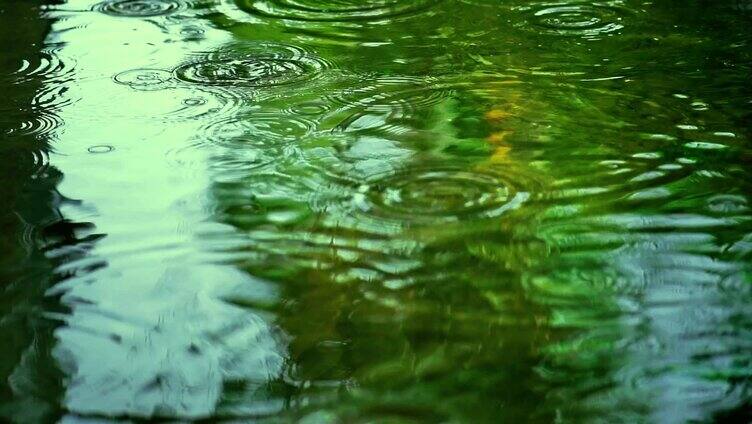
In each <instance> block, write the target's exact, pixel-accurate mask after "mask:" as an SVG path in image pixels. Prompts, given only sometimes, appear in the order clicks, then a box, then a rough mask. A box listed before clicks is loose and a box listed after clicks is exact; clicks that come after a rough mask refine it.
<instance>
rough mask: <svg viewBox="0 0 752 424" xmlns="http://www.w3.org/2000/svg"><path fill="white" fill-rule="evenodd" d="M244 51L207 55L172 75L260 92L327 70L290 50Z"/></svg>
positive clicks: (269, 46)
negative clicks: (263, 88)
mask: <svg viewBox="0 0 752 424" xmlns="http://www.w3.org/2000/svg"><path fill="white" fill-rule="evenodd" d="M243 50H244V52H243V53H241V54H238V53H233V52H231V51H221V52H218V53H212V54H209V55H206V56H205V57H203V58H201V59H199V60H198V61H195V62H192V63H188V64H185V65H182V66H180V67H178V68H177V69H175V71H174V75H175V77H176V78H177V79H179V80H181V81H183V82H187V83H191V84H201V85H209V86H233V87H252V88H262V87H275V86H281V85H289V84H296V83H300V82H303V81H308V80H310V79H313V78H315V77H316V76H317V75H319V74H320V73H321V71H322V70H323V69H325V68H328V67H330V65H329V64H328V63H326V62H325V61H323V60H321V59H319V58H317V57H313V56H311V55H309V54H308V53H307V52H306V51H304V50H302V49H300V48H298V47H293V46H283V45H277V44H266V43H264V44H258V45H254V46H253V47H251V48H245V49H243Z"/></svg>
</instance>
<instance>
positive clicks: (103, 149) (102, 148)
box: [87, 144, 115, 154]
mask: <svg viewBox="0 0 752 424" xmlns="http://www.w3.org/2000/svg"><path fill="white" fill-rule="evenodd" d="M87 150H88V151H89V153H95V154H100V153H110V152H111V151H113V150H115V148H114V147H112V146H109V145H107V144H100V145H97V146H91V147H89V148H88V149H87Z"/></svg>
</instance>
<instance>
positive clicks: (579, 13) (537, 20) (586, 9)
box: [530, 3, 624, 37]
mask: <svg viewBox="0 0 752 424" xmlns="http://www.w3.org/2000/svg"><path fill="white" fill-rule="evenodd" d="M623 14H624V12H623V11H622V10H621V9H620V8H618V7H613V6H604V5H597V4H586V3H582V4H554V5H546V6H544V7H542V8H538V9H536V10H535V11H534V13H533V16H532V17H531V18H530V23H531V24H532V25H533V26H534V27H536V29H537V30H542V31H544V32H548V33H552V34H559V35H572V36H582V37H595V36H599V35H603V34H608V33H612V32H615V31H618V30H620V29H622V28H624V25H623V23H622V19H623Z"/></svg>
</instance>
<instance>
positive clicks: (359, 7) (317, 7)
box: [236, 0, 441, 22]
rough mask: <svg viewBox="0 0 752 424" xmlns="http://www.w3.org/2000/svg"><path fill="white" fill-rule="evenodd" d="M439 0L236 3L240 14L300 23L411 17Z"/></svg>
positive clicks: (265, 0) (245, 0)
mask: <svg viewBox="0 0 752 424" xmlns="http://www.w3.org/2000/svg"><path fill="white" fill-rule="evenodd" d="M440 2H441V0H410V1H403V0H326V1H315V0H236V4H237V5H238V7H239V8H240V9H242V10H243V11H245V12H247V13H249V14H252V15H259V16H264V17H269V18H277V19H289V20H299V21H322V22H325V21H330V22H336V21H341V22H344V21H358V20H379V19H386V18H396V17H399V16H405V15H412V14H416V13H418V12H422V11H425V10H427V9H430V8H431V7H432V6H434V5H435V4H438V3H440Z"/></svg>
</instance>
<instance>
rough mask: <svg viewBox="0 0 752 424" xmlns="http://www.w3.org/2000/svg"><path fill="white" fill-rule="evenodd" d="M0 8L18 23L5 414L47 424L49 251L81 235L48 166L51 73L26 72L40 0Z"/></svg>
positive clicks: (51, 379) (2, 373) (53, 386)
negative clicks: (65, 212) (63, 212)
mask: <svg viewBox="0 0 752 424" xmlns="http://www.w3.org/2000/svg"><path fill="white" fill-rule="evenodd" d="M2 9H3V12H2V13H3V17H2V20H3V22H6V23H9V22H13V24H12V25H9V24H3V25H0V45H2V46H16V48H12V49H8V48H4V52H3V54H2V55H0V87H2V92H3V95H4V100H3V102H4V103H3V105H2V106H1V107H0V141H1V142H0V154H1V155H2V157H3V158H4V164H3V166H2V167H0V181H2V184H0V198H2V201H1V202H0V228H2V234H3V237H2V238H0V281H2V288H3V297H2V303H1V304H0V317H1V318H2V319H0V338H2V340H3V348H2V350H0V352H2V356H1V357H0V364H1V365H0V381H2V384H0V416H1V417H2V419H3V420H4V421H16V422H41V421H44V420H48V419H50V418H51V417H52V416H54V413H55V411H56V410H57V409H58V408H59V406H58V399H59V396H60V391H61V389H62V388H61V387H60V381H59V380H60V374H59V372H58V371H57V369H56V367H55V365H54V361H52V360H51V355H50V351H51V348H52V345H53V338H52V331H53V330H54V327H55V322H54V321H53V320H50V319H48V318H46V317H45V316H44V313H45V312H46V311H51V310H57V309H59V306H57V305H56V302H55V301H54V300H53V299H48V298H45V295H44V293H45V291H46V290H47V289H48V288H49V287H50V286H51V285H52V284H53V283H54V282H55V280H56V278H55V277H53V267H54V265H55V264H56V263H58V260H57V259H55V258H49V257H46V256H45V251H49V250H50V249H54V248H55V247H54V246H55V245H56V244H57V243H58V242H62V243H69V242H74V243H75V231H74V228H73V227H72V226H70V225H68V224H67V223H66V222H65V221H64V220H63V219H62V217H61V216H60V213H59V212H58V210H57V208H58V206H59V204H60V202H61V201H63V199H62V197H61V196H60V195H59V194H58V192H57V190H56V186H57V184H58V183H59V181H60V178H61V175H60V173H59V171H58V170H57V169H55V168H54V167H52V166H50V165H49V151H50V148H49V144H48V140H49V139H48V137H47V134H45V133H43V132H42V131H40V130H39V129H40V127H41V126H43V125H42V124H43V123H44V122H46V121H47V120H49V119H50V117H53V116H54V110H53V108H49V107H47V106H46V105H44V104H40V101H39V100H40V98H41V96H42V95H43V93H44V86H43V85H44V83H45V82H46V78H47V75H45V74H44V73H41V72H40V73H32V72H28V71H27V69H29V68H30V67H31V66H34V65H33V64H36V65H38V64H39V60H40V58H43V57H44V56H45V54H44V53H43V52H40V51H39V49H40V46H41V43H42V40H43V39H44V37H45V35H46V33H47V31H48V26H49V22H48V21H46V20H42V19H39V4H38V3H37V2H31V3H30V2H5V3H4V4H3V6H2ZM6 19H7V20H6ZM53 120H54V119H53Z"/></svg>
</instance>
